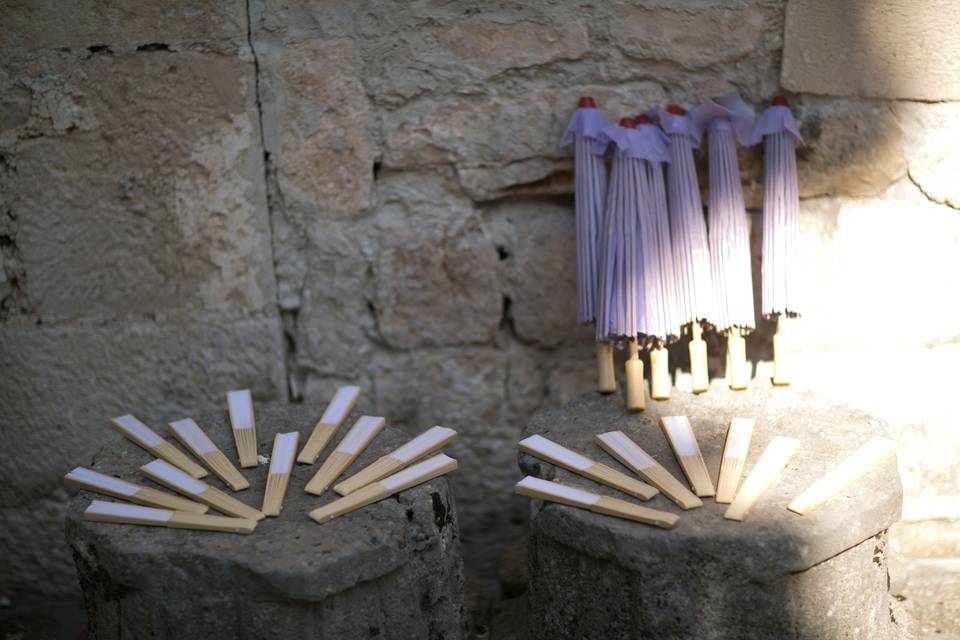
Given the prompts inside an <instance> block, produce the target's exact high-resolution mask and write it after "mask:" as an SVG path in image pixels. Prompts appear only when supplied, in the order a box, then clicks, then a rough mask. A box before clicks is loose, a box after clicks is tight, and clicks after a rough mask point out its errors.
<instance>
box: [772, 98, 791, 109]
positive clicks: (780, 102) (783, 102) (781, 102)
mask: <svg viewBox="0 0 960 640" xmlns="http://www.w3.org/2000/svg"><path fill="white" fill-rule="evenodd" d="M770 104H772V105H773V106H774V107H789V106H790V104H789V103H788V102H787V98H786V96H773V99H772V100H771V101H770Z"/></svg>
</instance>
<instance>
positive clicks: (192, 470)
mask: <svg viewBox="0 0 960 640" xmlns="http://www.w3.org/2000/svg"><path fill="white" fill-rule="evenodd" d="M110 426H112V427H113V429H114V431H117V432H119V433H120V434H122V435H123V436H124V437H125V438H126V439H127V440H129V441H130V442H132V443H134V444H135V445H137V446H138V447H141V448H143V449H145V450H147V451H149V452H150V453H152V454H153V455H155V456H156V457H158V458H160V459H161V460H166V461H167V462H169V463H170V464H172V465H174V466H176V467H179V468H180V469H183V470H184V471H186V472H187V473H189V474H190V475H191V476H193V477H194V478H203V477H205V476H206V475H207V470H206V469H204V468H203V467H201V466H200V465H198V464H197V463H196V462H194V461H193V460H191V459H190V458H188V457H187V455H186V454H185V453H183V452H182V451H180V450H179V449H177V448H176V447H175V446H173V445H172V444H170V443H169V442H167V441H166V440H164V439H163V438H161V437H160V436H158V435H157V434H156V433H155V432H154V431H153V429H151V428H150V427H148V426H147V425H145V424H143V423H142V422H140V421H139V420H137V419H136V418H134V417H133V416H132V415H130V414H127V415H125V416H119V417H117V418H110Z"/></svg>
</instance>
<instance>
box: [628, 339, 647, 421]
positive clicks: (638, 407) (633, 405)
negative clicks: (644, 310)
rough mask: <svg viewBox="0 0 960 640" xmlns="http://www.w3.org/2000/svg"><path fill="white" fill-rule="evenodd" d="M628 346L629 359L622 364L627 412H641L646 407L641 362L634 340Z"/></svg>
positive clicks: (637, 346)
mask: <svg viewBox="0 0 960 640" xmlns="http://www.w3.org/2000/svg"><path fill="white" fill-rule="evenodd" d="M628 344H629V349H630V358H629V359H628V360H627V361H626V363H624V367H625V368H626V378H627V411H643V410H644V409H646V406H647V404H646V398H644V391H643V360H641V359H640V350H639V345H638V344H637V340H636V338H634V339H633V340H631V341H630V342H629V343H628Z"/></svg>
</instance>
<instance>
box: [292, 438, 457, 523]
mask: <svg viewBox="0 0 960 640" xmlns="http://www.w3.org/2000/svg"><path fill="white" fill-rule="evenodd" d="M456 468H457V461H456V460H454V459H453V458H451V457H449V456H446V455H444V454H442V453H438V454H437V455H435V456H433V457H431V458H427V459H426V460H424V461H423V462H418V463H417V464H415V465H413V466H412V467H407V468H406V469H404V470H403V471H399V472H397V473H395V474H393V475H392V476H388V477H386V478H384V479H383V480H380V481H378V482H374V483H372V484H368V485H367V486H365V487H361V488H360V489H357V490H356V491H354V492H353V493H351V494H348V495H346V496H343V497H342V498H338V499H337V500H334V501H333V502H331V503H329V504H325V505H323V506H322V507H318V508H317V509H314V510H313V511H311V512H310V517H311V518H313V519H314V520H315V521H316V522H317V523H318V524H323V523H324V522H327V521H329V520H332V519H333V518H336V517H337V516H341V515H343V514H345V513H349V512H350V511H354V510H356V509H359V508H360V507H365V506H367V505H368V504H372V503H374V502H378V501H380V500H383V499H384V498H389V497H390V496H392V495H394V494H396V493H400V492H401V491H403V490H405V489H409V488H410V487H414V486H416V485H418V484H423V483H424V482H427V481H428V480H432V479H434V478H436V477H438V476H442V475H443V474H445V473H449V472H451V471H453V470H454V469H456Z"/></svg>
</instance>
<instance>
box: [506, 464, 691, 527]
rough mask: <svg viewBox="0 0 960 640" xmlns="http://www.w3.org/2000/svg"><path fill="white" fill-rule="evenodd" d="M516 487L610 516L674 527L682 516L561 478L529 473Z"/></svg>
mask: <svg viewBox="0 0 960 640" xmlns="http://www.w3.org/2000/svg"><path fill="white" fill-rule="evenodd" d="M516 491H517V493H518V494H520V495H522V496H529V497H531V498H539V499H540V500H547V501H549V502H558V503H560V504H565V505H569V506H571V507H579V508H581V509H587V510H589V511H593V512H595V513H602V514H604V515H607V516H614V517H616V518H623V519H625V520H633V521H635V522H642V523H643V524H650V525H653V526H655V527H663V528H664V529H670V528H671V527H673V525H675V524H676V523H677V520H679V519H680V518H679V517H678V516H677V515H676V514H673V513H669V512H667V511H659V510H657V509H651V508H649V507H641V506H640V505H636V504H632V503H630V502H627V501H626V500H620V499H618V498H610V497H608V496H601V495H598V494H596V493H590V492H589V491H584V490H582V489H575V488H573V487H568V486H567V485H563V484H560V483H559V482H550V481H549V480H543V479H542V478H535V477H533V476H527V477H526V478H524V479H523V480H521V481H520V482H518V483H517V487H516Z"/></svg>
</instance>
